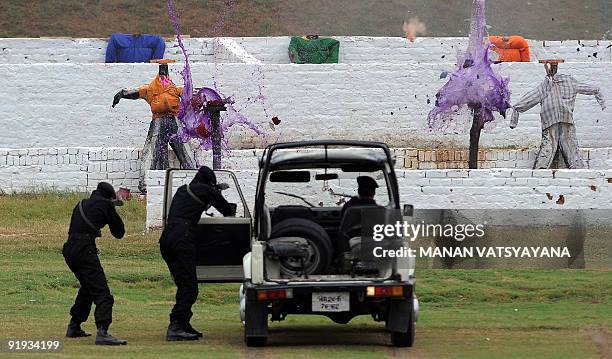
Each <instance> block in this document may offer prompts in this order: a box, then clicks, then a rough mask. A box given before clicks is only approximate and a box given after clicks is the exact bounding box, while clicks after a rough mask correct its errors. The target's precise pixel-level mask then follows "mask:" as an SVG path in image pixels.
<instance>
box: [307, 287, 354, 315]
mask: <svg viewBox="0 0 612 359" xmlns="http://www.w3.org/2000/svg"><path fill="white" fill-rule="evenodd" d="M350 298H351V296H350V293H349V292H326V293H323V292H320V293H312V311H313V312H348V311H349V310H350V303H351V300H350Z"/></svg>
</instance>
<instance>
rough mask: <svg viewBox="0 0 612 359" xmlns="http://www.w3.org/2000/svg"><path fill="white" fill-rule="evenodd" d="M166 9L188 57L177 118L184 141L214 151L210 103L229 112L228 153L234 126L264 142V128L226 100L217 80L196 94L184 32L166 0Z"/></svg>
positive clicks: (225, 129) (225, 121) (224, 128)
mask: <svg viewBox="0 0 612 359" xmlns="http://www.w3.org/2000/svg"><path fill="white" fill-rule="evenodd" d="M166 6H167V8H168V13H169V15H170V19H171V20H172V26H173V27H174V32H175V33H176V39H177V42H178V46H179V48H180V49H181V51H182V53H183V56H184V58H185V66H184V68H183V70H182V71H181V76H182V77H183V82H184V85H183V93H182V94H181V107H180V109H179V113H178V116H177V118H178V119H179V121H180V122H181V125H182V126H181V131H180V133H179V136H180V137H181V140H182V141H184V142H187V141H189V140H191V139H195V140H197V141H198V142H199V144H200V148H201V149H203V150H211V149H212V136H210V133H211V132H212V127H211V115H210V113H209V112H208V111H207V110H206V107H207V104H208V105H213V106H225V108H226V109H227V112H226V115H225V116H223V117H224V118H222V119H221V131H220V132H221V142H222V146H223V149H224V150H225V151H227V150H229V143H228V141H227V139H226V138H225V135H226V134H227V132H228V131H229V129H230V128H231V127H233V126H234V125H238V126H242V127H245V128H248V129H250V130H252V131H253V132H255V134H256V135H258V136H260V137H262V138H263V139H264V141H265V134H264V132H263V130H262V129H261V127H260V126H258V125H256V124H254V123H252V122H251V121H250V120H249V119H248V118H247V117H246V116H244V115H242V114H241V113H240V112H239V111H238V110H236V109H235V108H234V106H233V104H234V100H233V99H232V98H231V97H224V96H223V95H222V94H220V92H219V91H218V90H217V89H216V88H217V86H216V79H215V80H214V87H215V89H213V88H208V87H204V88H199V89H195V90H197V92H195V93H194V87H193V79H192V75H191V66H190V63H189V54H188V52H187V49H186V47H185V44H184V43H183V38H182V36H181V29H180V26H179V23H178V19H177V16H176V12H175V11H174V7H173V6H172V1H171V0H166ZM224 18H225V15H224V16H223V19H224ZM223 19H221V20H220V21H221V22H223V21H224V20H223ZM218 26H220V25H219V24H217V25H215V29H213V31H216V32H218V31H219V30H218V29H217V27H218ZM196 161H197V159H196Z"/></svg>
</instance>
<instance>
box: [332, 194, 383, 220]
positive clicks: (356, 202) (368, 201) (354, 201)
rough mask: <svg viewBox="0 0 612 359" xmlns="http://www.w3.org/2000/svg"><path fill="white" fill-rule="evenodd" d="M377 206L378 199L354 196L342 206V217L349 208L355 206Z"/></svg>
mask: <svg viewBox="0 0 612 359" xmlns="http://www.w3.org/2000/svg"><path fill="white" fill-rule="evenodd" d="M370 205H371V206H376V201H375V200H374V199H373V198H359V197H352V198H351V199H349V201H348V202H346V203H345V204H344V206H342V210H341V212H340V213H341V218H342V216H344V213H345V212H346V210H347V209H349V208H351V207H354V206H370Z"/></svg>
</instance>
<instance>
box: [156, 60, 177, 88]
mask: <svg viewBox="0 0 612 359" xmlns="http://www.w3.org/2000/svg"><path fill="white" fill-rule="evenodd" d="M151 62H152V63H156V64H159V70H158V75H159V79H160V80H161V82H162V83H163V84H164V85H167V84H169V83H170V70H169V68H168V64H169V63H171V62H175V60H172V59H160V60H151Z"/></svg>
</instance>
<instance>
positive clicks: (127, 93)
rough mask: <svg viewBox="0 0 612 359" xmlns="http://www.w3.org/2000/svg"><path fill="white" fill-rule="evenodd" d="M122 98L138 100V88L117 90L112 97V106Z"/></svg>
mask: <svg viewBox="0 0 612 359" xmlns="http://www.w3.org/2000/svg"><path fill="white" fill-rule="evenodd" d="M122 98H126V99H129V100H138V99H139V98H140V94H139V91H138V89H132V90H127V89H123V90H121V91H119V92H117V94H116V95H115V98H114V99H113V107H115V106H117V104H118V103H119V101H120V100H121V99H122Z"/></svg>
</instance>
